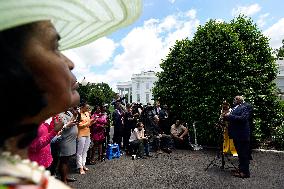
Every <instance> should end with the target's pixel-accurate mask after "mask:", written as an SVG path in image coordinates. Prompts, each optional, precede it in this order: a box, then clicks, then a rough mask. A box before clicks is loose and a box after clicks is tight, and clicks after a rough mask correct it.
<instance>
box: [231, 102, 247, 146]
mask: <svg viewBox="0 0 284 189" xmlns="http://www.w3.org/2000/svg"><path fill="white" fill-rule="evenodd" d="M250 112H251V111H250V110H249V108H248V107H247V106H246V105H245V104H240V105H239V106H238V107H237V108H236V109H235V110H233V111H232V112H231V114H230V115H229V116H228V117H227V120H228V121H229V127H228V130H229V136H230V137H231V138H233V139H236V140H246V141H247V140H249V139H250V127H249V118H250V116H251V115H250Z"/></svg>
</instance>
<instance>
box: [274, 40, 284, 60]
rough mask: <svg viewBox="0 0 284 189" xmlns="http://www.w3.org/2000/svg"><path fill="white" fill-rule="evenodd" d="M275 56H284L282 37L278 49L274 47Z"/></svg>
mask: <svg viewBox="0 0 284 189" xmlns="http://www.w3.org/2000/svg"><path fill="white" fill-rule="evenodd" d="M274 53H275V54H276V57H277V58H280V57H282V58H283V57H284V39H282V46H281V47H279V49H275V52H274Z"/></svg>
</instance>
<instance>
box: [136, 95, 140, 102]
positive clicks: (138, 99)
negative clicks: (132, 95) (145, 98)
mask: <svg viewBox="0 0 284 189" xmlns="http://www.w3.org/2000/svg"><path fill="white" fill-rule="evenodd" d="M137 102H140V94H137Z"/></svg>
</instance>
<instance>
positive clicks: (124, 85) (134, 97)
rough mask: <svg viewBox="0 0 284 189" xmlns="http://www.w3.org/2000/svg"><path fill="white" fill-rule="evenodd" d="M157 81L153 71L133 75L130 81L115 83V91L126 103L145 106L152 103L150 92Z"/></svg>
mask: <svg viewBox="0 0 284 189" xmlns="http://www.w3.org/2000/svg"><path fill="white" fill-rule="evenodd" d="M157 80H158V78H157V76H156V75H155V72H154V71H147V72H141V73H140V74H133V75H132V77H131V81H128V82H119V83H117V90H118V93H119V94H120V95H121V96H125V95H126V96H125V97H126V99H128V100H127V101H128V102H130V103H132V102H137V103H142V104H147V103H151V104H153V103H154V100H153V94H152V90H153V87H154V83H155V82H156V81H157Z"/></svg>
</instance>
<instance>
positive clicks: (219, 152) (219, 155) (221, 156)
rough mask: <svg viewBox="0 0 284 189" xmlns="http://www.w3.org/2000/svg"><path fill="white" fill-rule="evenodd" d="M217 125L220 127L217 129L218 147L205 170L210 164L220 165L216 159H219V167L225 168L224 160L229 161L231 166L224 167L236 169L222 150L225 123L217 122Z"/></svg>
mask: <svg viewBox="0 0 284 189" xmlns="http://www.w3.org/2000/svg"><path fill="white" fill-rule="evenodd" d="M217 127H218V128H220V129H219V130H220V131H219V132H218V133H219V137H218V138H219V140H218V141H219V144H218V149H217V154H216V156H215V157H214V159H213V160H211V161H210V163H209V164H208V165H207V167H206V168H205V169H204V170H205V171H207V170H208V168H209V167H210V166H211V165H212V166H218V165H220V163H218V161H220V159H221V165H220V168H221V169H225V164H226V160H227V162H229V163H230V164H231V165H232V166H231V167H230V166H228V167H226V168H228V169H229V168H234V169H235V170H236V171H237V170H238V168H237V167H236V166H235V165H234V163H233V162H232V161H231V160H230V158H229V157H228V155H227V154H225V153H224V152H223V143H224V136H223V134H224V131H225V125H224V124H222V123H218V124H217Z"/></svg>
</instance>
